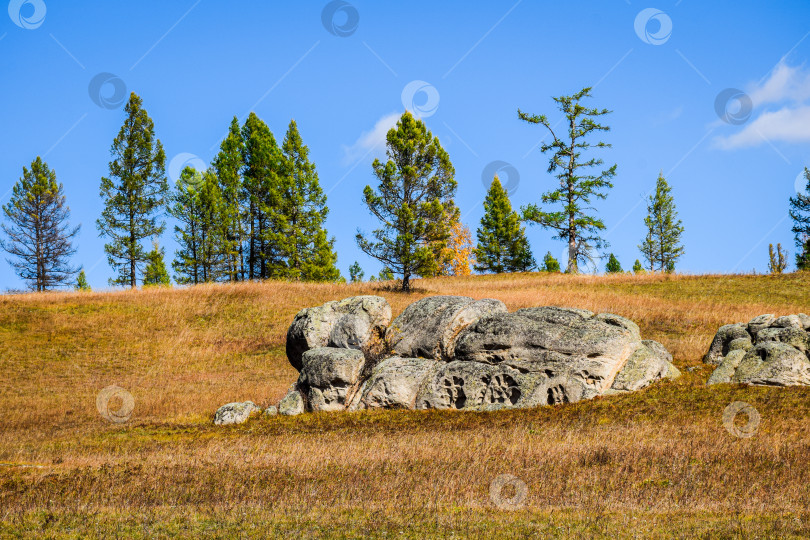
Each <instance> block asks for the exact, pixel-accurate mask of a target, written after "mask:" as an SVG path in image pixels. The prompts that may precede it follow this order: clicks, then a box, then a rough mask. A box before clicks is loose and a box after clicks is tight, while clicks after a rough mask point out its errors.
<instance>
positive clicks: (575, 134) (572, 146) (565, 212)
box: [518, 88, 616, 274]
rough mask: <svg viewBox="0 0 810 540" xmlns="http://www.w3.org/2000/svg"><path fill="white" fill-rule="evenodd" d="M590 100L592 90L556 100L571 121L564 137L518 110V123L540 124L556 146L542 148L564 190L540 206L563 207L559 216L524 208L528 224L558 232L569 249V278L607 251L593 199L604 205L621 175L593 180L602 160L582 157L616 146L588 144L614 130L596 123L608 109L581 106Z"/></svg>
mask: <svg viewBox="0 0 810 540" xmlns="http://www.w3.org/2000/svg"><path fill="white" fill-rule="evenodd" d="M587 97H591V89H590V88H584V89H583V90H580V91H579V92H577V93H576V94H574V95H572V96H561V97H556V98H553V99H554V101H555V102H556V103H557V104H558V106H559V109H560V111H562V113H563V115H564V116H565V119H566V131H565V133H564V134H561V135H560V136H558V135H557V133H556V132H555V131H554V128H553V127H552V125H551V123H550V122H549V121H548V118H547V117H546V116H545V115H529V114H526V113H524V112H522V111H520V110H519V109H518V117H519V118H520V119H521V120H524V121H526V122H529V123H532V124H540V125H542V126H543V127H545V128H546V129H547V130H548V132H549V133H550V134H551V137H552V138H553V141H552V142H551V143H543V145H542V146H541V147H540V150H541V152H543V153H544V154H545V153H546V152H551V159H550V160H549V167H548V172H550V173H553V172H555V171H559V172H558V173H557V175H556V178H557V179H558V181H559V185H560V187H559V188H557V189H555V190H553V191H549V192H546V193H544V194H543V195H542V197H541V201H542V203H543V204H546V205H555V204H558V205H560V206H561V207H560V209H559V210H556V211H545V210H542V209H541V208H540V207H539V206H538V205H536V204H531V205H528V206H526V207H524V208H523V209H522V210H523V219H524V220H526V221H529V222H531V223H537V224H539V225H540V226H542V227H544V228H548V229H552V230H553V231H556V235H555V236H554V238H556V239H559V240H564V241H566V242H567V243H568V266H567V268H566V272H568V273H570V274H575V273H577V272H578V268H579V263H580V262H586V261H592V260H593V256H594V255H593V251H594V250H599V249H602V248H603V247H607V246H608V244H607V242H605V241H604V240H603V239H602V238H601V237H600V236H599V234H600V233H601V231H602V230H604V229H605V224H604V223H603V222H602V220H601V219H598V218H597V217H596V216H595V215H589V213H592V212H593V211H594V208H593V207H592V206H591V204H592V202H591V201H592V199H605V198H606V197H607V193H606V192H605V190H607V189H610V188H612V187H613V184H611V183H610V179H611V178H613V177H614V176H615V175H616V165H613V166H612V167H610V168H609V169H606V170H603V171H601V172H598V174H588V171H589V170H590V169H591V168H593V167H600V166H601V165H602V164H603V163H604V162H603V160H602V159H598V158H590V159H585V158H583V157H582V153H583V152H584V151H587V150H589V149H591V148H599V149H602V148H610V146H611V145H609V144H607V143H604V142H598V143H596V144H594V145H592V144H590V143H589V142H586V140H585V138H586V137H588V136H589V135H591V134H592V133H594V132H599V131H610V127H608V126H603V125H601V124H599V123H598V122H597V120H598V119H599V117H600V116H603V115H606V114H609V113H610V111H608V110H607V109H601V110H600V109H591V108H588V107H585V106H583V105H580V101H581V100H582V99H584V98H587Z"/></svg>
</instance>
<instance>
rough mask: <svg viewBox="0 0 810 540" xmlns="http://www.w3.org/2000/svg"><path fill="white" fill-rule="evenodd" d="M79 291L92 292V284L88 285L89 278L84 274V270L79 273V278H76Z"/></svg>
mask: <svg viewBox="0 0 810 540" xmlns="http://www.w3.org/2000/svg"><path fill="white" fill-rule="evenodd" d="M75 289H76V290H77V291H91V290H92V289H91V288H90V284H89V283H87V276H86V275H85V273H84V270H80V271H79V277H77V278H76V287H75Z"/></svg>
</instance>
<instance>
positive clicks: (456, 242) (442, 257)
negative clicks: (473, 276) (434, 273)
mask: <svg viewBox="0 0 810 540" xmlns="http://www.w3.org/2000/svg"><path fill="white" fill-rule="evenodd" d="M474 249H475V248H474V246H473V243H472V234H471V233H470V229H469V227H467V226H466V225H464V224H462V223H461V221H459V220H458V219H456V220H453V223H451V224H450V238H448V240H447V245H446V246H445V247H444V248H443V249H442V250H441V252H440V253H439V271H438V275H440V276H469V275H470V273H471V270H470V268H471V267H472V265H473V264H475V256H474Z"/></svg>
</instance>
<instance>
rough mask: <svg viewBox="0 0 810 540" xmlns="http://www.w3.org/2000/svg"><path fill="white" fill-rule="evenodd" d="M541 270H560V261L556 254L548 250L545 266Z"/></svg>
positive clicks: (544, 258)
mask: <svg viewBox="0 0 810 540" xmlns="http://www.w3.org/2000/svg"><path fill="white" fill-rule="evenodd" d="M540 270H541V271H543V272H555V273H556V272H559V271H560V263H559V262H558V261H557V259H555V258H554V255H552V254H551V252H550V251H548V252H546V256H545V257H543V266H542V268H540Z"/></svg>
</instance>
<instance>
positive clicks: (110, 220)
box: [97, 92, 168, 288]
mask: <svg viewBox="0 0 810 540" xmlns="http://www.w3.org/2000/svg"><path fill="white" fill-rule="evenodd" d="M142 105H143V102H142V100H141V98H139V97H138V96H137V95H136V94H135V93H134V92H133V93H132V94H131V95H130V98H129V101H128V102H127V105H126V107H125V108H124V111H125V112H126V114H127V118H126V120H125V121H124V125H123V126H122V127H121V130H120V131H119V132H118V136H117V137H116V138H115V140H114V141H113V144H112V148H111V150H110V153H111V154H112V158H113V160H112V161H110V164H109V169H110V175H109V177H103V178H102V179H101V188H100V195H101V198H102V199H103V201H104V210H103V211H102V213H101V217H100V218H99V219H98V221H97V225H98V229H99V232H100V233H101V236H102V237H107V238H109V239H110V240H111V242H110V243H108V244H105V245H104V251H105V252H106V253H107V260H108V261H109V263H110V265H111V266H112V267H113V269H114V270H115V271H116V272H117V276H116V278H115V279H111V280H110V282H111V284H119V285H129V286H130V287H133V288H134V287H135V286H136V285H137V282H138V274H139V273H140V269H141V267H142V266H143V265H144V264H146V263H147V261H148V259H147V254H146V251H145V250H144V248H143V246H142V245H141V241H142V240H143V239H145V238H149V237H156V236H160V235H161V234H162V233H163V230H164V228H165V226H166V224H165V222H164V221H163V220H162V219H160V218H161V209H162V208H163V206H164V205H165V203H166V196H167V194H168V184H167V182H166V174H165V165H166V156H165V154H164V152H163V145H161V143H160V140H158V139H157V138H156V137H155V126H154V123H153V122H152V119H151V118H149V115H148V114H147V113H146V110H145V109H143V107H142Z"/></svg>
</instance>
